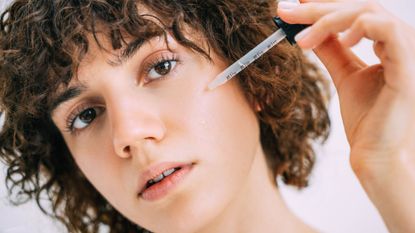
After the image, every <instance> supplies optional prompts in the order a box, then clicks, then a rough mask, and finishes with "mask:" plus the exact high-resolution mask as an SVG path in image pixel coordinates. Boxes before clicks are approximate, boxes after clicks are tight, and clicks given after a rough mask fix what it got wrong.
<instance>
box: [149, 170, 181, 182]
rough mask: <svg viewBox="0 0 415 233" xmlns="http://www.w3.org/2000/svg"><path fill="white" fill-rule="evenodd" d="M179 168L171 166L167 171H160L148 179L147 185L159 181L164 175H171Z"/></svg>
mask: <svg viewBox="0 0 415 233" xmlns="http://www.w3.org/2000/svg"><path fill="white" fill-rule="evenodd" d="M177 170H179V168H171V169H169V170H167V171H164V172H163V173H161V174H160V175H159V176H157V177H156V178H154V179H151V180H150V181H148V184H149V185H152V184H154V183H157V182H159V181H161V180H162V179H164V177H166V176H169V175H171V174H172V173H173V172H175V171H177Z"/></svg>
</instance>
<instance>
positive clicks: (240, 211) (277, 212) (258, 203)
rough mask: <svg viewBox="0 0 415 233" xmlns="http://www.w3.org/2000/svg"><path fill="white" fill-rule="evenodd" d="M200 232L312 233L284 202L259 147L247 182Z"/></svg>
mask: <svg viewBox="0 0 415 233" xmlns="http://www.w3.org/2000/svg"><path fill="white" fill-rule="evenodd" d="M201 232H202V233H210V232H215V233H222V232H223V233H225V232H226V233H229V232H238V233H248V232H264V233H268V232H269V233H277V232H314V231H313V230H312V229H311V228H310V227H308V226H307V225H305V224H304V223H303V222H302V221H301V220H300V219H298V218H297V217H296V216H295V215H294V214H293V213H292V212H291V211H290V210H289V209H288V208H287V206H286V205H285V203H284V201H283V200H282V198H281V195H280V193H279V191H278V188H277V185H276V181H275V178H274V177H273V175H272V172H271V171H270V169H269V168H268V167H267V164H266V160H265V155H264V153H263V151H262V149H261V148H259V149H258V151H257V156H256V158H255V161H254V163H253V166H252V169H251V171H250V175H249V179H248V180H247V182H246V185H245V186H244V187H243V188H242V190H241V191H240V192H239V196H237V197H236V198H235V199H234V200H233V201H232V202H231V203H230V204H229V206H228V207H227V208H226V209H225V210H224V211H223V212H222V214H221V215H219V216H218V217H217V218H216V219H215V220H214V222H212V223H211V224H209V227H207V228H205V229H203V231H201Z"/></svg>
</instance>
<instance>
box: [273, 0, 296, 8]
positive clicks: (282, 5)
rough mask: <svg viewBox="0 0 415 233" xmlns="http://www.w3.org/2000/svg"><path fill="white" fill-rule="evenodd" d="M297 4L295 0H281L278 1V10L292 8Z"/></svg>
mask: <svg viewBox="0 0 415 233" xmlns="http://www.w3.org/2000/svg"><path fill="white" fill-rule="evenodd" d="M297 6H298V3H295V2H286V1H281V2H279V3H278V8H279V9H280V10H292V9H293V8H295V7H297Z"/></svg>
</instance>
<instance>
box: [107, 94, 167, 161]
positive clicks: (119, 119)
mask: <svg viewBox="0 0 415 233" xmlns="http://www.w3.org/2000/svg"><path fill="white" fill-rule="evenodd" d="M110 102H111V103H108V105H107V108H108V110H107V111H108V115H109V119H110V125H111V129H112V138H113V139H112V140H113V145H114V150H115V152H116V153H117V155H119V156H120V157H123V158H126V157H129V156H130V155H131V153H134V152H135V151H140V147H143V146H144V145H145V144H146V143H150V142H152V143H155V142H157V141H160V140H162V138H163V137H164V134H165V131H166V129H165V126H164V124H163V122H162V120H161V118H160V114H159V111H158V110H157V106H155V105H154V104H153V105H152V104H151V101H149V99H148V98H145V96H144V95H139V94H137V93H136V92H133V93H131V92H128V91H123V92H120V93H118V94H117V95H116V96H114V97H113V98H112V101H110Z"/></svg>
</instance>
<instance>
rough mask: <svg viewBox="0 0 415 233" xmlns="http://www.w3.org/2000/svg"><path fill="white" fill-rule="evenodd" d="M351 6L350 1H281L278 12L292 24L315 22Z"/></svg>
mask: <svg viewBox="0 0 415 233" xmlns="http://www.w3.org/2000/svg"><path fill="white" fill-rule="evenodd" d="M348 7H350V3H343V2H341V3H339V2H328V3H324V4H323V3H316V2H310V3H304V4H297V3H292V2H280V3H279V4H278V9H277V14H278V16H280V17H281V19H282V20H284V21H285V22H287V23H290V24H314V23H315V22H316V21H318V20H319V19H320V18H321V17H323V16H325V15H327V14H329V13H332V12H334V11H338V10H341V9H345V8H348Z"/></svg>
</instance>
